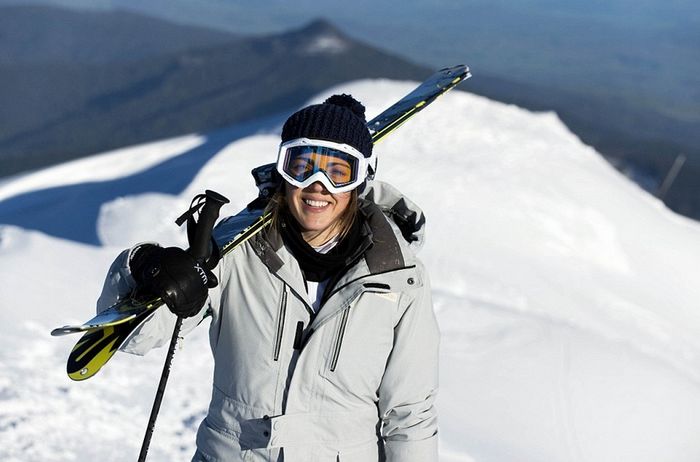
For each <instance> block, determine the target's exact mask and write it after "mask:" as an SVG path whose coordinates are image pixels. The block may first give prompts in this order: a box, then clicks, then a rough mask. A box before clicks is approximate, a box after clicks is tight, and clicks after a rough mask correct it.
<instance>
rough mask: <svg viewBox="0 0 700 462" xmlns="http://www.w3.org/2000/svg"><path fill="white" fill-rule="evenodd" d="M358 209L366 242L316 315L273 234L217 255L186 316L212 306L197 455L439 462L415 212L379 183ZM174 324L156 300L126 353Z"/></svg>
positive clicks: (188, 323)
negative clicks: (205, 292) (206, 288)
mask: <svg viewBox="0 0 700 462" xmlns="http://www.w3.org/2000/svg"><path fill="white" fill-rule="evenodd" d="M360 209H361V213H362V215H363V216H364V217H365V220H366V226H365V230H364V233H365V236H364V239H365V245H367V246H368V249H367V250H366V252H365V254H364V258H362V259H361V260H360V261H359V262H358V263H356V264H355V265H354V266H353V267H351V268H349V269H348V271H347V272H346V273H345V275H344V276H343V277H342V278H341V279H340V281H339V282H338V283H337V284H336V286H335V288H334V289H333V291H332V293H331V295H330V296H329V297H328V298H327V299H326V301H325V303H324V304H323V306H322V308H321V309H320V311H319V312H318V314H316V315H314V314H313V311H312V309H311V306H310V302H309V300H308V296H307V292H306V289H305V286H304V279H303V276H302V273H301V271H300V269H299V265H298V263H297V262H296V260H295V259H294V257H293V256H292V255H291V253H290V252H289V251H288V250H287V249H286V248H285V246H284V245H283V243H282V239H281V237H280V236H279V234H278V233H277V232H275V231H270V232H268V233H266V232H263V233H259V234H258V235H256V236H255V237H254V238H252V239H251V240H250V241H248V242H247V243H246V244H244V245H243V246H242V247H240V248H238V249H236V250H234V251H232V252H231V253H229V254H227V255H225V256H224V257H223V258H222V260H221V261H220V262H219V265H218V266H217V268H216V270H215V274H216V275H217V277H218V278H219V286H218V287H216V288H215V289H212V290H211V291H210V302H209V303H208V305H206V306H205V308H204V309H203V310H202V312H201V313H200V315H198V316H195V317H193V318H188V319H186V320H185V324H184V326H183V332H187V331H188V330H190V329H192V328H193V327H194V326H196V325H197V324H198V323H199V322H201V320H202V318H203V317H205V316H206V315H210V316H211V325H210V328H209V333H210V342H211V348H212V352H213V355H214V361H215V367H214V378H213V393H212V399H211V404H210V406H209V411H208V414H207V417H206V418H205V419H204V421H203V422H202V424H201V425H200V428H199V431H198V435H197V453H196V454H195V456H194V459H193V461H222V462H223V461H256V462H257V461H271V462H274V461H279V460H284V462H315V461H318V462H333V461H335V462H337V461H342V462H372V461H387V462H436V461H437V460H438V455H437V454H438V451H437V416H436V410H435V407H434V401H435V397H436V392H437V387H438V343H439V332H438V327H437V323H436V320H435V316H434V313H433V308H432V302H431V296H430V284H429V281H428V277H427V275H426V273H425V270H424V268H423V266H422V265H421V263H420V262H419V261H418V260H416V258H415V257H414V252H413V250H415V249H417V248H418V247H420V245H421V243H422V235H423V231H424V230H423V225H424V219H423V214H422V212H421V211H420V210H418V209H417V208H416V207H415V206H414V205H413V204H411V203H410V202H409V201H408V200H406V199H405V198H403V197H402V196H401V195H400V194H399V193H398V192H397V191H396V190H395V189H393V188H391V187H389V186H388V185H386V184H381V183H378V182H374V183H372V184H371V186H369V187H368V188H367V190H366V193H365V196H364V199H363V200H361V207H360ZM236 220H237V217H231V218H230V219H227V220H224V221H222V223H220V224H219V225H218V226H217V231H216V232H215V235H216V233H218V234H219V235H221V234H225V233H226V227H227V226H232V224H233V223H234V222H235V221H236ZM127 261H128V252H125V253H124V254H122V256H121V257H120V258H119V259H118V260H117V261H116V262H115V264H114V265H113V267H112V270H111V271H110V275H109V276H108V278H107V282H106V284H105V291H104V292H103V296H102V297H101V298H100V301H99V302H98V311H99V310H100V309H104V308H105V307H107V306H109V305H110V304H112V303H113V302H114V300H115V299H116V298H117V297H120V296H124V295H125V294H127V293H128V291H129V290H130V287H131V286H133V279H132V278H131V276H130V275H129V274H128V265H127V264H126V262H127ZM174 321H175V317H174V315H172V314H171V313H170V312H169V311H168V310H167V309H159V310H157V312H156V314H155V315H154V316H153V317H152V318H151V319H150V320H149V321H147V322H146V323H145V324H143V325H142V326H141V327H140V328H139V330H138V331H137V332H136V335H135V336H134V337H132V338H131V339H130V340H129V341H128V342H127V343H126V344H125V345H124V346H123V347H122V350H124V351H127V352H130V353H135V354H144V353H146V352H147V351H148V350H150V349H151V348H153V347H155V346H159V345H162V344H165V343H167V342H168V340H169V339H170V336H171V335H172V329H173V325H174Z"/></svg>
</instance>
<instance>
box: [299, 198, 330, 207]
mask: <svg viewBox="0 0 700 462" xmlns="http://www.w3.org/2000/svg"><path fill="white" fill-rule="evenodd" d="M304 204H306V205H308V206H309V207H316V208H322V207H325V206H327V205H328V204H330V202H327V201H315V200H311V199H304Z"/></svg>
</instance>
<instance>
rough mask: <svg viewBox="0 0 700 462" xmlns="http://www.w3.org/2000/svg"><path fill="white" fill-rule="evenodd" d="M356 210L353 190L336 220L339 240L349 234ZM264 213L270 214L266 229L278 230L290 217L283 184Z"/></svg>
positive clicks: (355, 196)
mask: <svg viewBox="0 0 700 462" xmlns="http://www.w3.org/2000/svg"><path fill="white" fill-rule="evenodd" d="M358 208H359V201H358V198H357V189H353V190H352V191H351V192H350V201H349V202H348V205H347V207H346V208H345V210H343V213H342V214H341V215H340V216H339V217H338V220H339V221H340V223H339V224H338V228H339V233H338V234H339V235H340V240H343V238H345V236H347V234H348V233H349V232H350V229H351V228H352V226H353V224H354V223H355V220H356V219H357V210H358ZM264 213H265V214H267V213H270V214H272V217H271V218H272V219H271V222H270V228H268V229H275V230H279V229H280V226H282V223H283V222H284V220H285V219H286V218H285V216H287V217H292V215H291V213H290V212H289V209H288V206H287V195H286V187H285V185H284V184H283V185H282V188H281V189H280V190H279V191H277V192H276V193H275V194H274V195H273V196H272V198H270V202H268V203H267V206H266V207H265V212H264ZM292 219H293V218H292Z"/></svg>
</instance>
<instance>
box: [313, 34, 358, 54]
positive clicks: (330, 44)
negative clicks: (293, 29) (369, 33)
mask: <svg viewBox="0 0 700 462" xmlns="http://www.w3.org/2000/svg"><path fill="white" fill-rule="evenodd" d="M348 47H349V44H348V42H347V41H346V40H345V39H343V38H342V37H339V36H337V35H335V34H327V35H321V36H318V37H315V38H314V39H313V41H312V42H310V43H309V44H308V45H306V46H305V47H304V53H306V54H310V55H316V54H327V55H336V54H339V53H342V52H344V51H345V50H347V49H348Z"/></svg>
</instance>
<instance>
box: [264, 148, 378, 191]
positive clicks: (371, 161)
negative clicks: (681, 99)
mask: <svg viewBox="0 0 700 462" xmlns="http://www.w3.org/2000/svg"><path fill="white" fill-rule="evenodd" d="M297 146H321V147H325V148H331V149H335V150H338V151H341V152H343V153H344V154H348V155H350V156H352V157H354V158H356V159H357V161H358V163H357V166H358V167H357V177H356V178H355V181H353V182H352V183H348V184H346V185H343V186H335V185H334V184H333V183H332V182H331V180H330V179H329V178H328V177H327V176H326V174H325V173H324V172H323V171H318V172H316V173H314V174H313V175H311V176H310V177H308V178H307V179H305V180H304V181H299V180H296V179H295V178H293V177H292V176H290V175H289V174H288V173H287V172H286V171H285V169H284V167H285V162H286V160H287V159H286V158H287V149H290V148H295V147H297ZM370 167H372V168H376V157H375V155H374V152H373V153H372V156H371V157H369V158H367V157H365V156H363V155H362V153H361V152H360V151H358V150H357V149H355V148H353V147H352V146H350V145H349V144H343V143H335V142H333V141H326V140H316V139H312V138H297V139H294V140H290V141H287V142H286V143H282V144H280V148H279V152H278V153H277V172H279V174H280V175H282V178H284V180H285V181H286V182H287V183H289V184H291V185H292V186H296V187H297V188H306V187H307V186H309V185H311V184H313V183H315V182H317V181H319V182H321V183H322V184H323V185H324V186H325V187H326V189H328V191H329V192H331V193H333V194H337V193H342V192H347V191H352V190H353V189H355V188H357V187H358V186H359V185H361V184H362V183H363V182H364V181H365V179H367V176H368V175H367V170H368V168H370Z"/></svg>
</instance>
